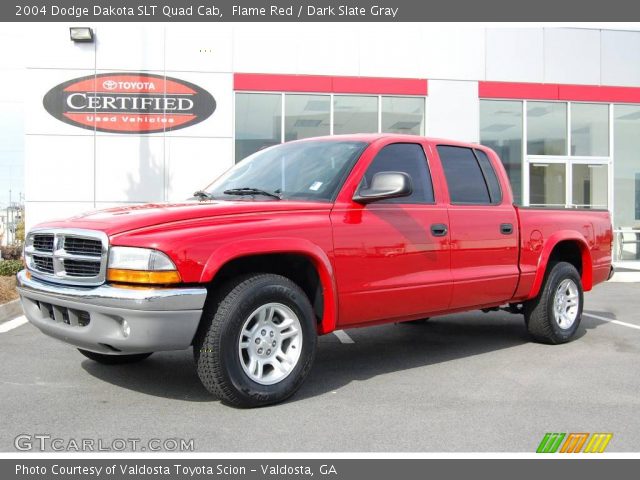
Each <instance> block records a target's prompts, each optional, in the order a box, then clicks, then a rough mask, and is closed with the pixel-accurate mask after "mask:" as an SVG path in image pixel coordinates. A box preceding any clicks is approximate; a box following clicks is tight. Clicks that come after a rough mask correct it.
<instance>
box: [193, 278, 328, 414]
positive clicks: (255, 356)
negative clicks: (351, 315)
mask: <svg viewBox="0 0 640 480" xmlns="http://www.w3.org/2000/svg"><path fill="white" fill-rule="evenodd" d="M202 321H203V322H204V323H203V324H202V325H201V327H200V329H199V332H198V335H197V336H196V339H195V342H194V356H195V361H196V368H197V372H198V376H199V378H200V380H201V381H202V384H203V385H204V386H205V388H207V390H209V391H210V392H211V393H213V394H214V395H216V396H217V397H218V398H220V399H221V400H222V401H223V402H225V403H227V404H229V405H232V406H236V407H244V408H247V407H260V406H264V405H269V404H272V403H277V402H281V401H283V400H285V399H287V398H288V397H290V396H291V395H293V394H294V393H295V392H296V391H297V390H298V389H299V388H300V386H302V383H303V382H304V380H305V378H306V377H307V375H308V373H309V371H310V370H311V366H312V364H313V360H314V357H315V351H316V344H317V334H316V322H315V315H314V313H313V309H312V307H311V304H310V302H309V299H308V298H307V296H306V295H305V293H304V292H303V291H302V289H301V288H300V287H298V285H296V284H295V283H293V282H292V281H291V280H289V279H288V278H285V277H282V276H280V275H273V274H253V275H249V276H246V277H242V278H239V279H237V280H235V281H234V282H232V283H231V284H229V285H227V287H226V288H225V289H224V291H223V292H222V294H221V295H220V298H219V299H218V300H217V301H213V300H212V301H211V302H210V304H209V305H208V306H207V308H206V309H205V312H204V313H203V318H202Z"/></svg>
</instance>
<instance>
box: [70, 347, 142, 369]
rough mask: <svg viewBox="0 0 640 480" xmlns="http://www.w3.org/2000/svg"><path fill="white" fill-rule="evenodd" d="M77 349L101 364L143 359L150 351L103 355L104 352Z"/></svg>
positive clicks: (122, 363) (124, 362) (121, 363)
mask: <svg viewBox="0 0 640 480" xmlns="http://www.w3.org/2000/svg"><path fill="white" fill-rule="evenodd" d="M78 351H79V352H80V353H81V354H82V355H84V356H85V357H87V358H89V359H91V360H93V361H94V362H98V363H102V364H103V365H124V364H127V363H135V362H140V361H142V360H144V359H145V358H147V357H149V356H150V355H151V354H152V353H153V352H151V353H134V354H129V355H105V354H104V353H96V352H90V351H89V350H83V349H82V348H79V349H78Z"/></svg>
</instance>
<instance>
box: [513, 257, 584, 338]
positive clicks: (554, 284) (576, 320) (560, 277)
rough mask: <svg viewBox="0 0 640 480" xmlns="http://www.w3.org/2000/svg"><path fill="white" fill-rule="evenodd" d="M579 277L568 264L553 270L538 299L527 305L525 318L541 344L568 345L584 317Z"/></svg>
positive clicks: (554, 266)
mask: <svg viewBox="0 0 640 480" xmlns="http://www.w3.org/2000/svg"><path fill="white" fill-rule="evenodd" d="M582 304H583V291H582V281H581V279H580V274H579V273H578V271H577V270H576V268H575V267H574V266H573V265H571V264H570V263H567V262H558V263H556V264H555V265H553V266H551V267H550V270H549V272H547V275H546V278H545V282H544V284H543V285H542V288H541V289H540V293H539V294H538V296H537V297H536V298H535V299H533V300H529V301H528V302H526V303H525V304H524V318H525V322H526V324H527V329H528V330H529V333H530V334H531V335H532V336H533V338H534V339H535V340H536V341H538V342H541V343H550V344H558V343H566V342H568V341H569V340H571V339H572V337H573V336H574V335H575V333H576V331H577V330H578V327H579V326H580V319H581V317H582Z"/></svg>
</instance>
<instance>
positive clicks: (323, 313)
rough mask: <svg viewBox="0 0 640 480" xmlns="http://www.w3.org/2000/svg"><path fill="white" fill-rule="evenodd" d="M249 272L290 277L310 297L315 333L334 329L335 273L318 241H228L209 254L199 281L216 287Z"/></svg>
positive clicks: (274, 239)
mask: <svg viewBox="0 0 640 480" xmlns="http://www.w3.org/2000/svg"><path fill="white" fill-rule="evenodd" d="M256 247H258V248H256ZM250 272H261V273H276V274H280V275H283V276H285V277H287V278H289V279H291V280H292V281H293V282H295V283H296V284H298V285H299V286H300V287H301V288H302V289H303V290H304V291H305V293H306V294H307V296H308V297H309V300H310V302H311V304H312V306H313V308H314V312H315V313H316V317H317V321H318V333H319V334H325V333H330V332H332V331H333V330H335V326H336V321H337V287H336V284H335V275H334V273H333V266H332V264H331V262H330V260H329V258H328V256H327V255H326V253H325V252H324V250H322V249H321V248H320V247H319V246H318V245H316V244H314V243H312V242H310V241H308V240H304V239H299V238H270V239H260V240H255V239H254V240H240V241H238V242H234V243H232V244H227V245H224V246H222V247H220V248H218V249H216V250H215V251H214V252H213V253H212V254H211V255H210V256H209V259H208V260H207V262H206V264H205V267H204V269H203V271H202V274H201V277H200V282H201V283H204V284H208V285H210V288H212V289H215V288H216V287H217V286H219V285H220V284H221V283H223V282H225V281H226V280H228V279H229V278H232V277H233V276H234V275H241V274H244V273H250Z"/></svg>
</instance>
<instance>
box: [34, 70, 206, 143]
mask: <svg viewBox="0 0 640 480" xmlns="http://www.w3.org/2000/svg"><path fill="white" fill-rule="evenodd" d="M42 103H43V105H44V108H45V110H46V111H47V112H49V113H50V114H51V115H53V116H54V117H55V118H57V119H58V120H61V121H63V122H65V123H68V124H70V125H74V126H76V127H81V128H86V129H89V130H97V131H99V132H111V133H135V134H141V133H156V132H165V131H171V130H178V129H180V128H185V127H189V126H191V125H194V124H196V123H199V122H202V121H203V120H205V119H207V118H209V117H210V116H211V114H212V113H213V112H214V111H215V109H216V101H215V99H214V98H213V96H212V95H211V94H210V93H209V92H207V91H206V90H204V89H202V88H200V87H199V86H197V85H194V84H193V83H189V82H185V81H184V80H179V79H177V78H171V77H165V76H163V75H154V74H151V73H137V72H133V73H132V72H122V73H100V74H97V75H89V76H86V77H80V78H75V79H73V80H70V81H68V82H64V83H61V84H60V85H57V86H55V87H53V88H52V89H51V90H49V91H48V92H47V93H46V95H45V96H44V99H43V102H42Z"/></svg>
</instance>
